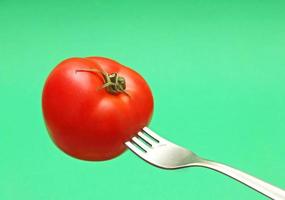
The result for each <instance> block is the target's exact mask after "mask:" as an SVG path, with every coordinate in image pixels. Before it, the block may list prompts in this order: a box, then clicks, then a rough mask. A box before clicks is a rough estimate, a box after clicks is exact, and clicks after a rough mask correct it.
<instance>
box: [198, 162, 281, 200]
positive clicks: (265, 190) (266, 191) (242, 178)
mask: <svg viewBox="0 0 285 200" xmlns="http://www.w3.org/2000/svg"><path fill="white" fill-rule="evenodd" d="M198 166H200V167H206V168H210V169H213V170H215V171H218V172H220V173H223V174H225V175H227V176H229V177H231V178H233V179H236V180H237V181H239V182H241V183H243V184H245V185H247V186H249V187H251V188H252V189H254V190H256V191H257V192H260V193H261V194H263V195H265V196H267V197H269V198H271V199H274V200H285V191H284V190H282V189H280V188H278V187H276V186H273V185H271V184H269V183H267V182H265V181H262V180H260V179H258V178H256V177H254V176H251V175H249V174H246V173H244V172H241V171H239V170H237V169H234V168H232V167H229V166H227V165H224V164H221V163H217V162H214V161H210V160H203V159H202V160H200V162H198Z"/></svg>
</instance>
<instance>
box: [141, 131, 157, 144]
mask: <svg viewBox="0 0 285 200" xmlns="http://www.w3.org/2000/svg"><path fill="white" fill-rule="evenodd" d="M138 135H139V136H140V138H142V139H143V140H145V141H146V142H147V143H148V144H150V145H151V146H153V145H155V144H156V143H157V142H155V141H154V140H152V139H150V138H149V137H148V136H146V135H145V134H144V133H143V132H141V131H140V132H138Z"/></svg>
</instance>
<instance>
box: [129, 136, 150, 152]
mask: <svg viewBox="0 0 285 200" xmlns="http://www.w3.org/2000/svg"><path fill="white" fill-rule="evenodd" d="M132 141H133V142H135V143H136V144H137V145H138V146H140V147H141V148H142V149H143V150H145V151H146V152H147V151H148V150H149V148H150V147H149V146H147V145H146V144H145V143H143V141H141V140H140V139H139V138H137V137H136V136H135V137H133V138H132Z"/></svg>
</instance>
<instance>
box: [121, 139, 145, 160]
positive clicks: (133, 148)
mask: <svg viewBox="0 0 285 200" xmlns="http://www.w3.org/2000/svg"><path fill="white" fill-rule="evenodd" d="M125 144H126V146H127V147H128V148H129V149H130V150H131V151H133V152H134V153H135V154H137V155H138V156H140V157H142V158H145V152H143V151H141V150H140V149H139V148H138V147H136V146H135V145H134V144H133V143H132V142H130V141H128V142H126V143H125Z"/></svg>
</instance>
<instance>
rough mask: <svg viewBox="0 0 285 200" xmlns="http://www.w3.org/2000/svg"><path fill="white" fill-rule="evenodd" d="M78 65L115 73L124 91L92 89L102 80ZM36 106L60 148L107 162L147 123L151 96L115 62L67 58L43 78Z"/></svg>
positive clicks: (143, 84) (129, 71) (139, 79)
mask: <svg viewBox="0 0 285 200" xmlns="http://www.w3.org/2000/svg"><path fill="white" fill-rule="evenodd" d="M80 69H99V70H103V71H106V72H107V73H109V74H111V73H114V72H116V73H118V75H119V76H122V77H124V78H125V80H126V90H125V91H126V92H127V94H125V93H119V94H110V93H108V92H107V90H106V89H98V88H99V87H101V86H102V85H103V84H104V79H103V77H102V75H101V74H99V73H95V72H86V71H85V72H82V71H78V70H80ZM42 110H43V116H44V120H45V123H46V126H47V129H48V132H49V134H50V136H51V138H52V139H53V141H54V143H55V144H56V145H57V146H58V147H59V148H60V149H61V150H63V151H64V152H65V153H67V154H69V155H71V156H73V157H76V158H78V159H82V160H90V161H100V160H108V159H112V158H114V157H116V156H118V155H120V154H121V153H123V152H124V151H125V149H126V147H125V145H124V142H126V141H128V140H129V139H130V138H131V137H133V136H134V135H135V134H136V133H137V132H138V131H139V130H140V129H141V128H143V127H144V126H147V125H148V123H149V122H150V120H151V116H152V113H153V96H152V93H151V90H150V88H149V86H148V84H147V83H146V81H145V80H144V79H143V78H142V77H141V76H140V75H139V74H138V73H137V72H135V71H133V70H132V69H130V68H128V67H125V66H123V65H121V64H120V63H118V62H116V61H113V60H111V59H108V58H103V57H88V58H69V59H66V60H64V61H63V62H61V63H60V64H58V65H57V66H56V67H55V68H54V70H53V71H52V72H51V73H50V75H49V76H48V78H47V80H46V83H45V86H44V89H43V94H42Z"/></svg>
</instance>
